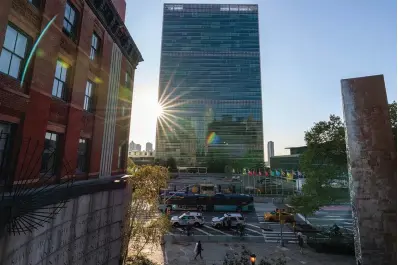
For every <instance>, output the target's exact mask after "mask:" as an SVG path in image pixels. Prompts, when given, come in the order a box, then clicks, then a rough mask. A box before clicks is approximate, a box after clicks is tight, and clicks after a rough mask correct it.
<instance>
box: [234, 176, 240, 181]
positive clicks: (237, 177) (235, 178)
mask: <svg viewBox="0 0 398 265" xmlns="http://www.w3.org/2000/svg"><path fill="white" fill-rule="evenodd" d="M232 180H240V176H232Z"/></svg>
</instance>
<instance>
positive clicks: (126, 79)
mask: <svg viewBox="0 0 398 265" xmlns="http://www.w3.org/2000/svg"><path fill="white" fill-rule="evenodd" d="M130 80H131V78H130V75H129V73H127V72H126V76H125V80H124V86H125V87H127V88H130Z"/></svg>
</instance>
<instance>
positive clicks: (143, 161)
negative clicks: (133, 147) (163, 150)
mask: <svg viewBox="0 0 398 265" xmlns="http://www.w3.org/2000/svg"><path fill="white" fill-rule="evenodd" d="M129 159H130V160H131V161H132V162H134V164H136V165H152V164H154V163H155V151H150V152H147V151H129Z"/></svg>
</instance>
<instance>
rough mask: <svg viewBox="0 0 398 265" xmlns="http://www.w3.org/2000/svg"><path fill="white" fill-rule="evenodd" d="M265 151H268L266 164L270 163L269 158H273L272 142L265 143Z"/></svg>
mask: <svg viewBox="0 0 398 265" xmlns="http://www.w3.org/2000/svg"><path fill="white" fill-rule="evenodd" d="M267 151H268V163H269V162H270V161H271V159H270V158H271V157H273V156H275V148H274V142H273V141H269V142H268V143H267Z"/></svg>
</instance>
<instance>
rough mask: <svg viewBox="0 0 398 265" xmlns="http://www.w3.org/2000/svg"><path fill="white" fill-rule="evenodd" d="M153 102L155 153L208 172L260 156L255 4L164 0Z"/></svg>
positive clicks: (239, 165) (259, 158)
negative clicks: (156, 111)
mask: <svg viewBox="0 0 398 265" xmlns="http://www.w3.org/2000/svg"><path fill="white" fill-rule="evenodd" d="M159 102H160V103H161V105H163V109H164V114H163V117H161V118H160V119H159V120H158V126H157V140H156V144H157V147H156V150H157V156H159V158H163V159H167V158H168V157H174V158H175V159H176V161H177V164H178V166H206V167H208V169H209V172H224V169H225V166H226V165H230V166H231V167H232V168H234V169H235V168H236V169H237V168H239V167H241V166H242V165H243V164H244V163H245V161H248V160H250V161H251V163H257V162H259V161H263V156H264V155H263V153H264V152H263V124H262V102H261V79H260V49H259V35H258V12H257V6H256V5H241V6H239V5H196V4H187V5H170V4H165V6H164V17H163V32H162V52H161V65H160V77H159ZM246 166H249V165H246Z"/></svg>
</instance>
